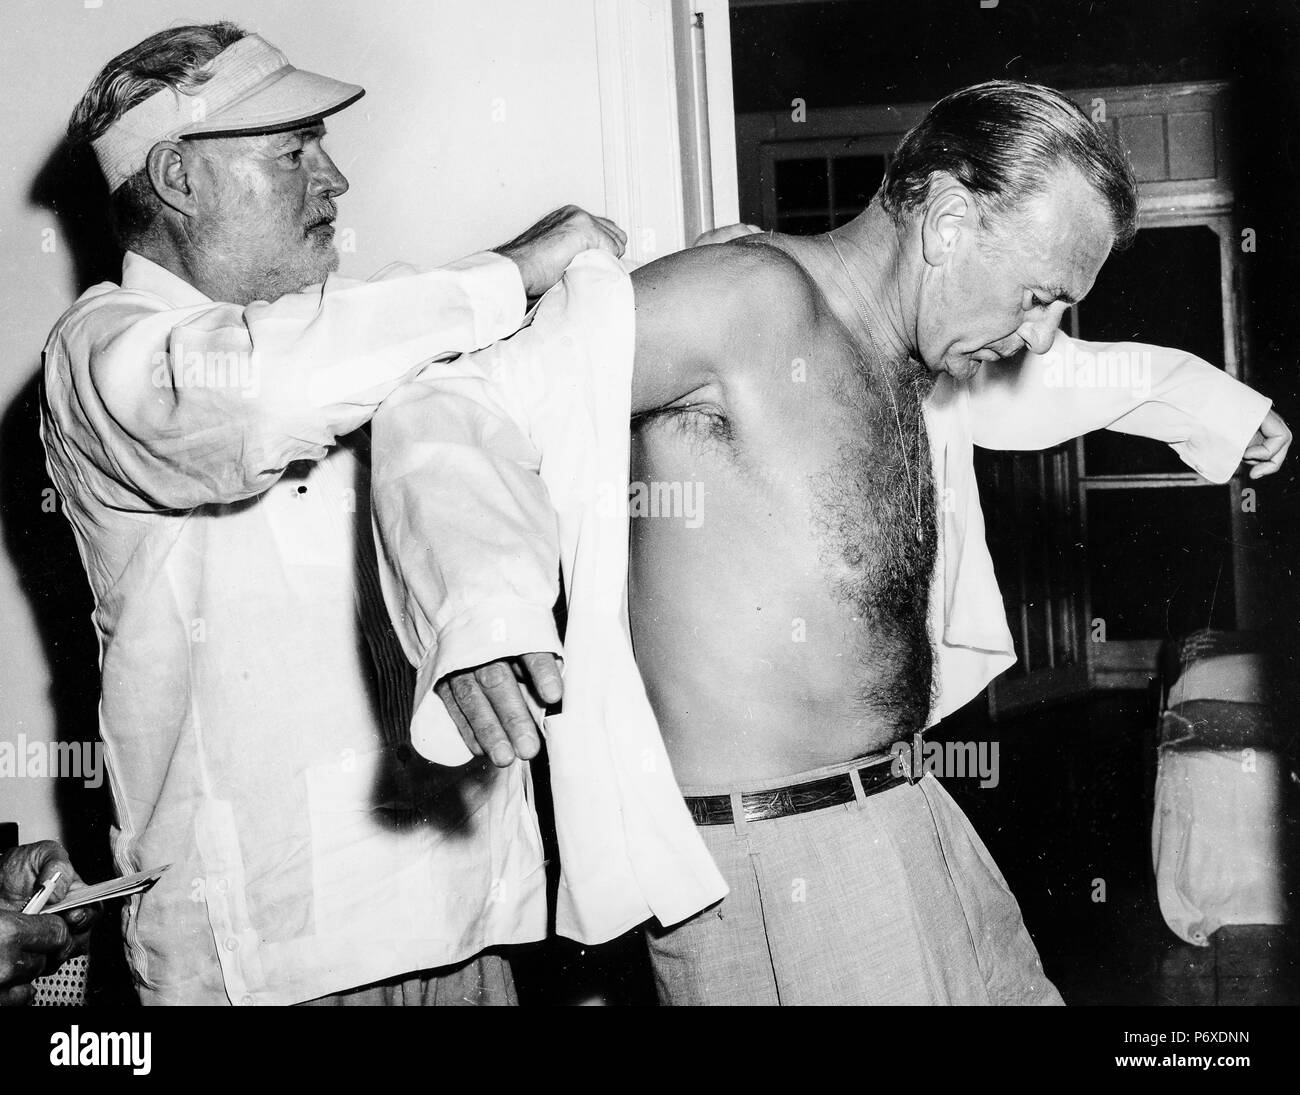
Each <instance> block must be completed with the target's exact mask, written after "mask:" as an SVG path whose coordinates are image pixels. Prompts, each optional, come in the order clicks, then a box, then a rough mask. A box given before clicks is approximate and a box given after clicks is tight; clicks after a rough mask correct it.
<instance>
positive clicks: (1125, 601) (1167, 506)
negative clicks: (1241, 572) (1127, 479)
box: [1088, 487, 1236, 639]
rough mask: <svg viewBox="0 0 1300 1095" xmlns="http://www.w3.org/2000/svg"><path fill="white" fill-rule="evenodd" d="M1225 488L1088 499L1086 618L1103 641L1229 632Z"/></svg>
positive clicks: (1099, 493)
mask: <svg viewBox="0 0 1300 1095" xmlns="http://www.w3.org/2000/svg"><path fill="white" fill-rule="evenodd" d="M1229 506H1230V502H1229V496H1228V489H1227V488H1226V487H1162V488H1145V489H1140V490H1139V489H1134V490H1090V491H1089V492H1088V568H1089V571H1090V575H1091V580H1092V581H1091V585H1092V615H1093V617H1094V618H1098V617H1100V618H1101V619H1102V620H1105V621H1106V638H1107V639H1163V638H1166V637H1170V636H1174V637H1178V636H1183V635H1186V634H1188V633H1189V632H1191V631H1195V630H1196V629H1197V628H1202V627H1218V628H1224V629H1226V630H1232V628H1233V627H1234V621H1235V616H1236V611H1235V607H1234V592H1233V580H1232V534H1231V523H1230V510H1229Z"/></svg>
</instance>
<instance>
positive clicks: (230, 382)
mask: <svg viewBox="0 0 1300 1095" xmlns="http://www.w3.org/2000/svg"><path fill="white" fill-rule="evenodd" d="M193 295H194V297H195V298H197V299H195V300H194V301H193V302H192V303H190V304H188V305H186V306H182V307H176V306H175V305H174V304H173V303H171V302H169V301H167V300H165V299H163V298H162V297H160V296H155V295H153V294H152V293H148V292H139V291H132V290H129V289H112V290H109V291H107V292H104V293H100V294H94V295H90V296H88V297H87V298H84V299H83V301H82V302H81V303H80V304H79V305H78V307H77V308H75V309H74V310H73V311H72V312H71V313H69V316H68V317H66V318H65V320H64V321H63V322H61V323H60V324H59V326H58V327H57V328H56V329H55V331H54V333H53V335H52V336H51V341H50V344H49V345H48V346H47V350H46V352H47V354H56V355H60V356H61V357H62V358H63V359H65V360H66V367H60V368H54V369H49V370H47V373H48V374H49V375H50V377H51V381H50V382H51V383H55V384H62V385H67V386H68V387H69V388H70V389H71V390H70V391H66V392H62V393H58V395H59V398H56V399H54V400H53V401H52V402H53V404H54V405H55V406H58V407H60V408H61V415H66V416H67V420H66V421H63V422H61V423H60V426H61V427H62V433H63V434H64V436H65V438H67V439H68V440H69V441H70V442H71V443H72V444H74V445H76V446H77V447H79V448H81V449H82V450H83V452H84V455H85V456H86V457H88V458H89V460H90V462H91V463H92V464H94V465H95V466H96V467H97V468H98V469H99V470H100V471H101V472H102V473H103V474H104V478H103V480H102V482H97V483H96V484H94V489H95V490H96V491H98V492H100V493H102V494H104V495H105V497H102V498H101V499H100V500H101V501H103V502H104V503H106V504H109V505H113V506H115V507H118V508H123V509H135V510H141V509H143V510H146V511H148V510H177V509H192V508H194V507H196V506H200V505H204V504H207V503H226V502H233V501H237V500H239V499H241V498H246V497H250V496H252V495H256V494H259V493H261V492H262V491H264V490H266V489H267V488H268V487H269V486H270V485H271V484H272V483H274V482H275V481H276V480H277V479H278V478H279V476H280V475H281V474H282V473H283V472H284V470H285V468H286V467H287V466H288V465H289V464H290V463H292V462H294V461H298V460H319V459H320V458H322V457H323V456H324V455H325V453H326V452H327V451H328V449H329V447H330V446H331V445H333V444H334V443H335V441H336V439H337V438H338V437H339V436H341V435H344V434H347V433H350V432H351V431H353V430H355V429H357V428H358V427H360V426H361V425H363V424H364V423H365V422H367V421H368V420H369V418H370V417H371V415H372V414H373V413H374V409H375V407H376V406H378V404H379V403H380V402H381V401H382V400H383V399H384V398H386V397H387V396H388V395H389V394H390V393H391V392H392V391H393V389H394V388H395V387H397V385H399V384H400V383H401V382H402V381H403V380H405V379H406V378H407V377H408V376H409V375H410V374H412V373H413V372H414V371H415V370H416V369H418V368H419V367H420V366H421V365H422V364H423V363H425V362H427V361H428V360H429V359H430V358H434V357H437V356H440V355H443V354H454V353H460V352H464V351H467V350H473V349H476V348H478V347H480V346H484V345H486V344H488V343H490V342H492V341H493V340H495V339H498V338H502V337H504V336H506V335H508V334H510V333H511V332H512V331H514V330H515V329H516V328H517V327H518V325H519V323H520V322H521V321H522V318H523V306H524V293H523V285H522V282H521V280H520V277H519V273H518V270H517V268H516V267H515V265H514V263H512V262H511V261H510V260H509V259H505V258H502V257H501V256H497V255H491V254H484V255H477V256H472V257H471V258H469V259H465V260H462V261H461V262H459V263H456V264H453V265H451V266H448V267H444V268H441V269H437V270H430V271H426V272H414V271H413V270H412V269H411V268H409V267H408V268H396V267H394V268H389V269H388V270H386V271H384V272H382V273H381V274H380V275H378V276H377V277H376V278H374V279H372V280H370V281H364V282H362V281H350V280H347V279H344V278H338V277H330V278H329V279H328V280H327V281H326V282H325V283H324V284H323V285H321V286H315V287H313V288H311V289H309V290H305V291H303V292H299V293H290V294H288V295H286V296H283V297H281V298H280V299H278V300H276V301H273V302H270V303H268V302H265V301H257V302H254V303H252V304H249V305H247V306H240V305H235V304H223V303H218V302H212V301H207V300H205V299H203V298H201V296H200V295H199V294H197V293H194V294H193ZM60 364H62V363H60Z"/></svg>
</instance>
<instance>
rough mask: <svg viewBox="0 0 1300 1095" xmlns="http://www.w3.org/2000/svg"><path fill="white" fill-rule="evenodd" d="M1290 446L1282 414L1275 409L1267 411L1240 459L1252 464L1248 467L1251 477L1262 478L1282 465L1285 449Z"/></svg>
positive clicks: (1289, 436) (1289, 438)
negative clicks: (1251, 466)
mask: <svg viewBox="0 0 1300 1095" xmlns="http://www.w3.org/2000/svg"><path fill="white" fill-rule="evenodd" d="M1290 448H1291V431H1290V430H1289V429H1287V425H1286V423H1285V422H1283V421H1282V416H1281V415H1279V414H1278V413H1277V412H1276V411H1269V412H1268V414H1266V415H1265V416H1264V421H1263V422H1262V423H1260V427H1259V429H1258V430H1256V431H1255V436H1254V437H1253V438H1251V441H1250V447H1249V448H1247V449H1246V453H1245V455H1244V456H1243V457H1242V459H1243V460H1244V461H1245V462H1246V463H1247V464H1253V465H1254V467H1253V468H1251V469H1250V477H1251V478H1252V479H1262V478H1263V477H1264V476H1266V475H1272V474H1273V473H1274V472H1275V471H1277V470H1278V469H1279V468H1280V467H1281V466H1282V461H1283V460H1285V459H1286V454H1287V450H1289V449H1290Z"/></svg>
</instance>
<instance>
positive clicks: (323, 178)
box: [312, 149, 348, 198]
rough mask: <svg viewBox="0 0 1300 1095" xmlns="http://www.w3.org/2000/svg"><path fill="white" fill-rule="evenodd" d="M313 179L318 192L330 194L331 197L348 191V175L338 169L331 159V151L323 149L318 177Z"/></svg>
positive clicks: (318, 166) (318, 167) (317, 169)
mask: <svg viewBox="0 0 1300 1095" xmlns="http://www.w3.org/2000/svg"><path fill="white" fill-rule="evenodd" d="M312 181H313V182H314V184H315V187H316V190H317V192H318V193H320V194H328V195H329V196H330V197H331V198H337V197H339V196H340V195H342V194H346V193H347V192H348V177H347V176H346V175H344V174H343V172H342V171H340V170H339V169H338V167H337V166H336V165H335V163H334V161H333V160H331V159H330V157H329V153H328V152H325V151H324V150H323V149H322V150H321V153H320V159H319V161H318V162H317V165H316V177H315V179H313V180H312Z"/></svg>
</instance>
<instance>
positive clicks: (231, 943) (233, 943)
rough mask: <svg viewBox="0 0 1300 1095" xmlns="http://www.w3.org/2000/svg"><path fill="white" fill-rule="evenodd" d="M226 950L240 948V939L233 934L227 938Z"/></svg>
mask: <svg viewBox="0 0 1300 1095" xmlns="http://www.w3.org/2000/svg"><path fill="white" fill-rule="evenodd" d="M226 950H228V951H237V950H239V940H238V939H236V938H235V937H234V936H233V935H232V936H231V937H230V938H229V939H227V940H226Z"/></svg>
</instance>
